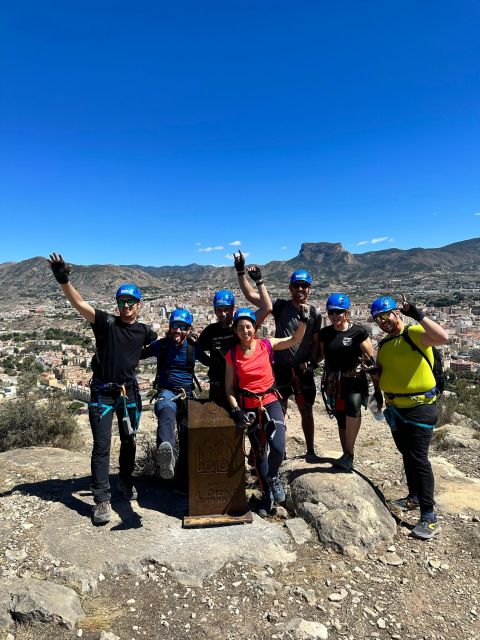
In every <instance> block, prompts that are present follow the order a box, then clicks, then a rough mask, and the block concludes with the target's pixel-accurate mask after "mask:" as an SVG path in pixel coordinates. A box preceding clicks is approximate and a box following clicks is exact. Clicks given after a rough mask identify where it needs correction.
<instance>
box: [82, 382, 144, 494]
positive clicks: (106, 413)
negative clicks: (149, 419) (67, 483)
mask: <svg viewBox="0 0 480 640" xmlns="http://www.w3.org/2000/svg"><path fill="white" fill-rule="evenodd" d="M127 403H128V404H129V405H134V406H131V407H128V408H127V411H128V415H129V417H130V422H131V424H132V428H133V429H134V430H136V429H137V426H138V419H139V415H140V412H141V400H140V394H139V393H138V390H137V388H136V386H132V387H130V388H127ZM114 413H115V414H116V416H117V422H118V430H119V434H120V455H119V459H118V463H119V467H120V477H121V479H122V480H123V481H124V482H125V484H127V486H128V485H129V484H131V482H132V474H133V470H134V468H135V451H136V441H135V436H134V435H133V436H128V435H127V434H125V433H124V432H123V430H122V418H123V417H124V403H123V401H122V399H121V396H120V393H119V390H117V389H115V390H112V389H108V390H101V391H100V390H98V389H96V388H94V387H92V388H91V397H90V403H89V407H88V417H89V419H90V426H91V428H92V435H93V448H92V459H91V471H92V481H91V489H92V493H93V499H94V501H95V503H96V504H98V503H99V502H105V501H109V500H110V497H111V492H110V482H109V479H108V475H109V471H110V447H111V443H112V423H113V415H114Z"/></svg>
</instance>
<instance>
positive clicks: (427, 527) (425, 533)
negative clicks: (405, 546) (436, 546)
mask: <svg viewBox="0 0 480 640" xmlns="http://www.w3.org/2000/svg"><path fill="white" fill-rule="evenodd" d="M439 531H440V523H439V522H438V521H437V518H436V517H435V516H433V519H432V518H426V517H425V516H421V517H420V520H419V521H418V524H417V525H416V526H415V527H414V528H413V529H412V536H413V537H414V538H420V539H421V540H430V538H433V536H435V535H437V533H438V532H439Z"/></svg>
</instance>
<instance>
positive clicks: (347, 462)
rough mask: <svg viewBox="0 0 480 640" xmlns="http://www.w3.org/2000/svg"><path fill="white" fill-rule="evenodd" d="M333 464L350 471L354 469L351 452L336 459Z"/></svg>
mask: <svg viewBox="0 0 480 640" xmlns="http://www.w3.org/2000/svg"><path fill="white" fill-rule="evenodd" d="M333 466H334V467H337V469H341V470H342V471H346V472H347V473H350V472H351V471H352V470H353V456H351V455H350V454H349V453H344V454H343V456H341V457H340V458H338V460H335V462H334V463H333Z"/></svg>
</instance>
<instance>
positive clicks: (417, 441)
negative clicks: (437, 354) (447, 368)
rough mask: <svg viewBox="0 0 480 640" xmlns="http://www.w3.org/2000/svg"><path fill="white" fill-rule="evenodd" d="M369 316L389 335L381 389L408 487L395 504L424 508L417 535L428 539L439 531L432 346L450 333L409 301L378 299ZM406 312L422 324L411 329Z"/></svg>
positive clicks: (380, 358) (382, 354) (381, 354)
mask: <svg viewBox="0 0 480 640" xmlns="http://www.w3.org/2000/svg"><path fill="white" fill-rule="evenodd" d="M370 312H371V314H372V317H373V319H374V321H375V322H376V323H377V324H378V326H379V327H380V329H381V330H382V331H384V332H385V333H386V334H387V337H386V338H384V339H383V340H382V341H381V342H380V343H379V345H378V350H377V364H378V368H379V385H380V388H381V390H382V391H383V394H384V397H385V403H386V409H385V411H384V415H385V419H386V420H387V422H388V424H389V426H390V429H391V431H392V437H393V440H394V442H395V445H396V447H397V449H398V451H399V452H400V453H401V455H402V457H403V465H404V467H405V476H406V478H407V485H408V495H407V496H406V497H405V498H401V499H399V500H396V501H395V500H394V501H392V504H393V505H394V506H397V507H400V508H401V509H403V510H405V511H406V510H411V509H412V510H413V509H418V508H420V519H419V521H418V523H417V525H416V527H415V528H414V529H413V530H412V535H413V536H415V537H417V538H422V539H429V538H432V537H433V536H434V535H436V534H437V533H438V532H439V531H440V524H439V523H438V521H437V517H436V515H435V501H434V498H433V490H434V477H433V471H432V466H431V464H430V461H429V459H428V449H429V447H430V442H431V440H432V434H433V427H434V426H435V425H436V423H437V421H438V408H437V393H438V391H437V386H436V385H437V383H436V380H435V376H434V373H433V362H434V359H433V351H432V347H433V346H436V345H441V344H445V343H446V342H447V341H448V333H447V332H446V331H445V330H444V329H443V328H442V327H441V326H440V325H438V324H437V323H436V322H434V321H433V320H431V319H430V318H427V317H426V316H425V314H424V313H423V312H422V311H421V310H420V309H418V308H417V307H416V306H415V305H414V304H413V303H412V302H407V301H406V300H405V297H403V304H402V306H401V308H398V305H397V303H396V302H395V300H394V299H393V298H391V297H389V296H382V297H380V298H377V299H376V300H374V301H373V302H372V304H371V307H370ZM401 313H403V315H405V316H408V317H410V318H413V319H414V320H415V321H416V322H417V323H418V324H414V325H411V326H408V327H407V326H406V325H405V323H404V322H403V319H402V316H401Z"/></svg>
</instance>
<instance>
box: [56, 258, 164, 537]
mask: <svg viewBox="0 0 480 640" xmlns="http://www.w3.org/2000/svg"><path fill="white" fill-rule="evenodd" d="M48 262H49V264H50V268H51V270H52V272H53V275H54V276H55V279H56V280H57V282H58V283H59V285H60V287H61V289H62V292H63V294H64V295H65V297H66V298H67V300H68V301H69V302H70V304H71V305H72V306H73V307H74V308H75V309H76V310H77V311H78V312H79V314H80V315H81V316H82V317H83V318H85V320H86V321H87V322H89V323H90V324H91V326H92V330H93V333H94V336H95V355H94V356H93V358H92V363H91V367H92V372H93V376H92V379H91V381H90V402H89V404H88V415H89V419H90V426H91V429H92V435H93V448H92V457H91V473H92V479H91V488H92V493H93V499H94V502H95V504H94V507H93V512H92V521H93V523H94V524H96V525H101V524H106V523H107V522H109V521H110V518H111V513H112V511H111V506H110V499H111V491H110V482H109V469H110V446H111V440H112V422H113V414H114V413H115V414H116V416H117V420H118V428H119V433H120V455H119V467H120V471H119V479H118V488H119V490H120V492H121V493H122V495H123V497H124V498H125V499H126V500H136V498H137V490H136V488H135V486H134V484H133V479H132V474H133V470H134V466H135V451H136V437H135V436H136V431H137V429H138V425H139V420H140V414H141V410H142V403H141V398H140V392H139V389H138V383H137V379H136V376H135V368H136V367H137V365H138V362H139V360H140V354H141V351H142V348H143V347H144V346H146V345H148V344H149V343H150V342H152V341H153V340H155V339H156V337H157V334H156V333H155V332H154V331H153V330H152V329H151V328H150V327H149V326H148V325H146V324H143V323H142V322H138V321H137V317H138V314H139V311H140V307H141V303H142V293H141V291H140V289H139V288H138V287H137V286H136V285H135V284H132V283H124V284H122V285H121V286H120V287H119V288H118V289H117V292H116V294H115V298H116V303H117V308H118V315H112V314H110V313H107V312H106V311H101V310H100V309H95V308H93V307H92V306H91V305H90V304H88V302H85V300H84V299H83V297H82V296H81V294H80V293H79V292H78V291H77V289H75V287H74V286H73V284H72V283H71V282H70V279H69V276H70V271H71V266H70V265H68V264H66V263H65V261H64V259H63V257H62V255H61V254H57V253H52V254H51V255H50V258H49V260H48Z"/></svg>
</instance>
